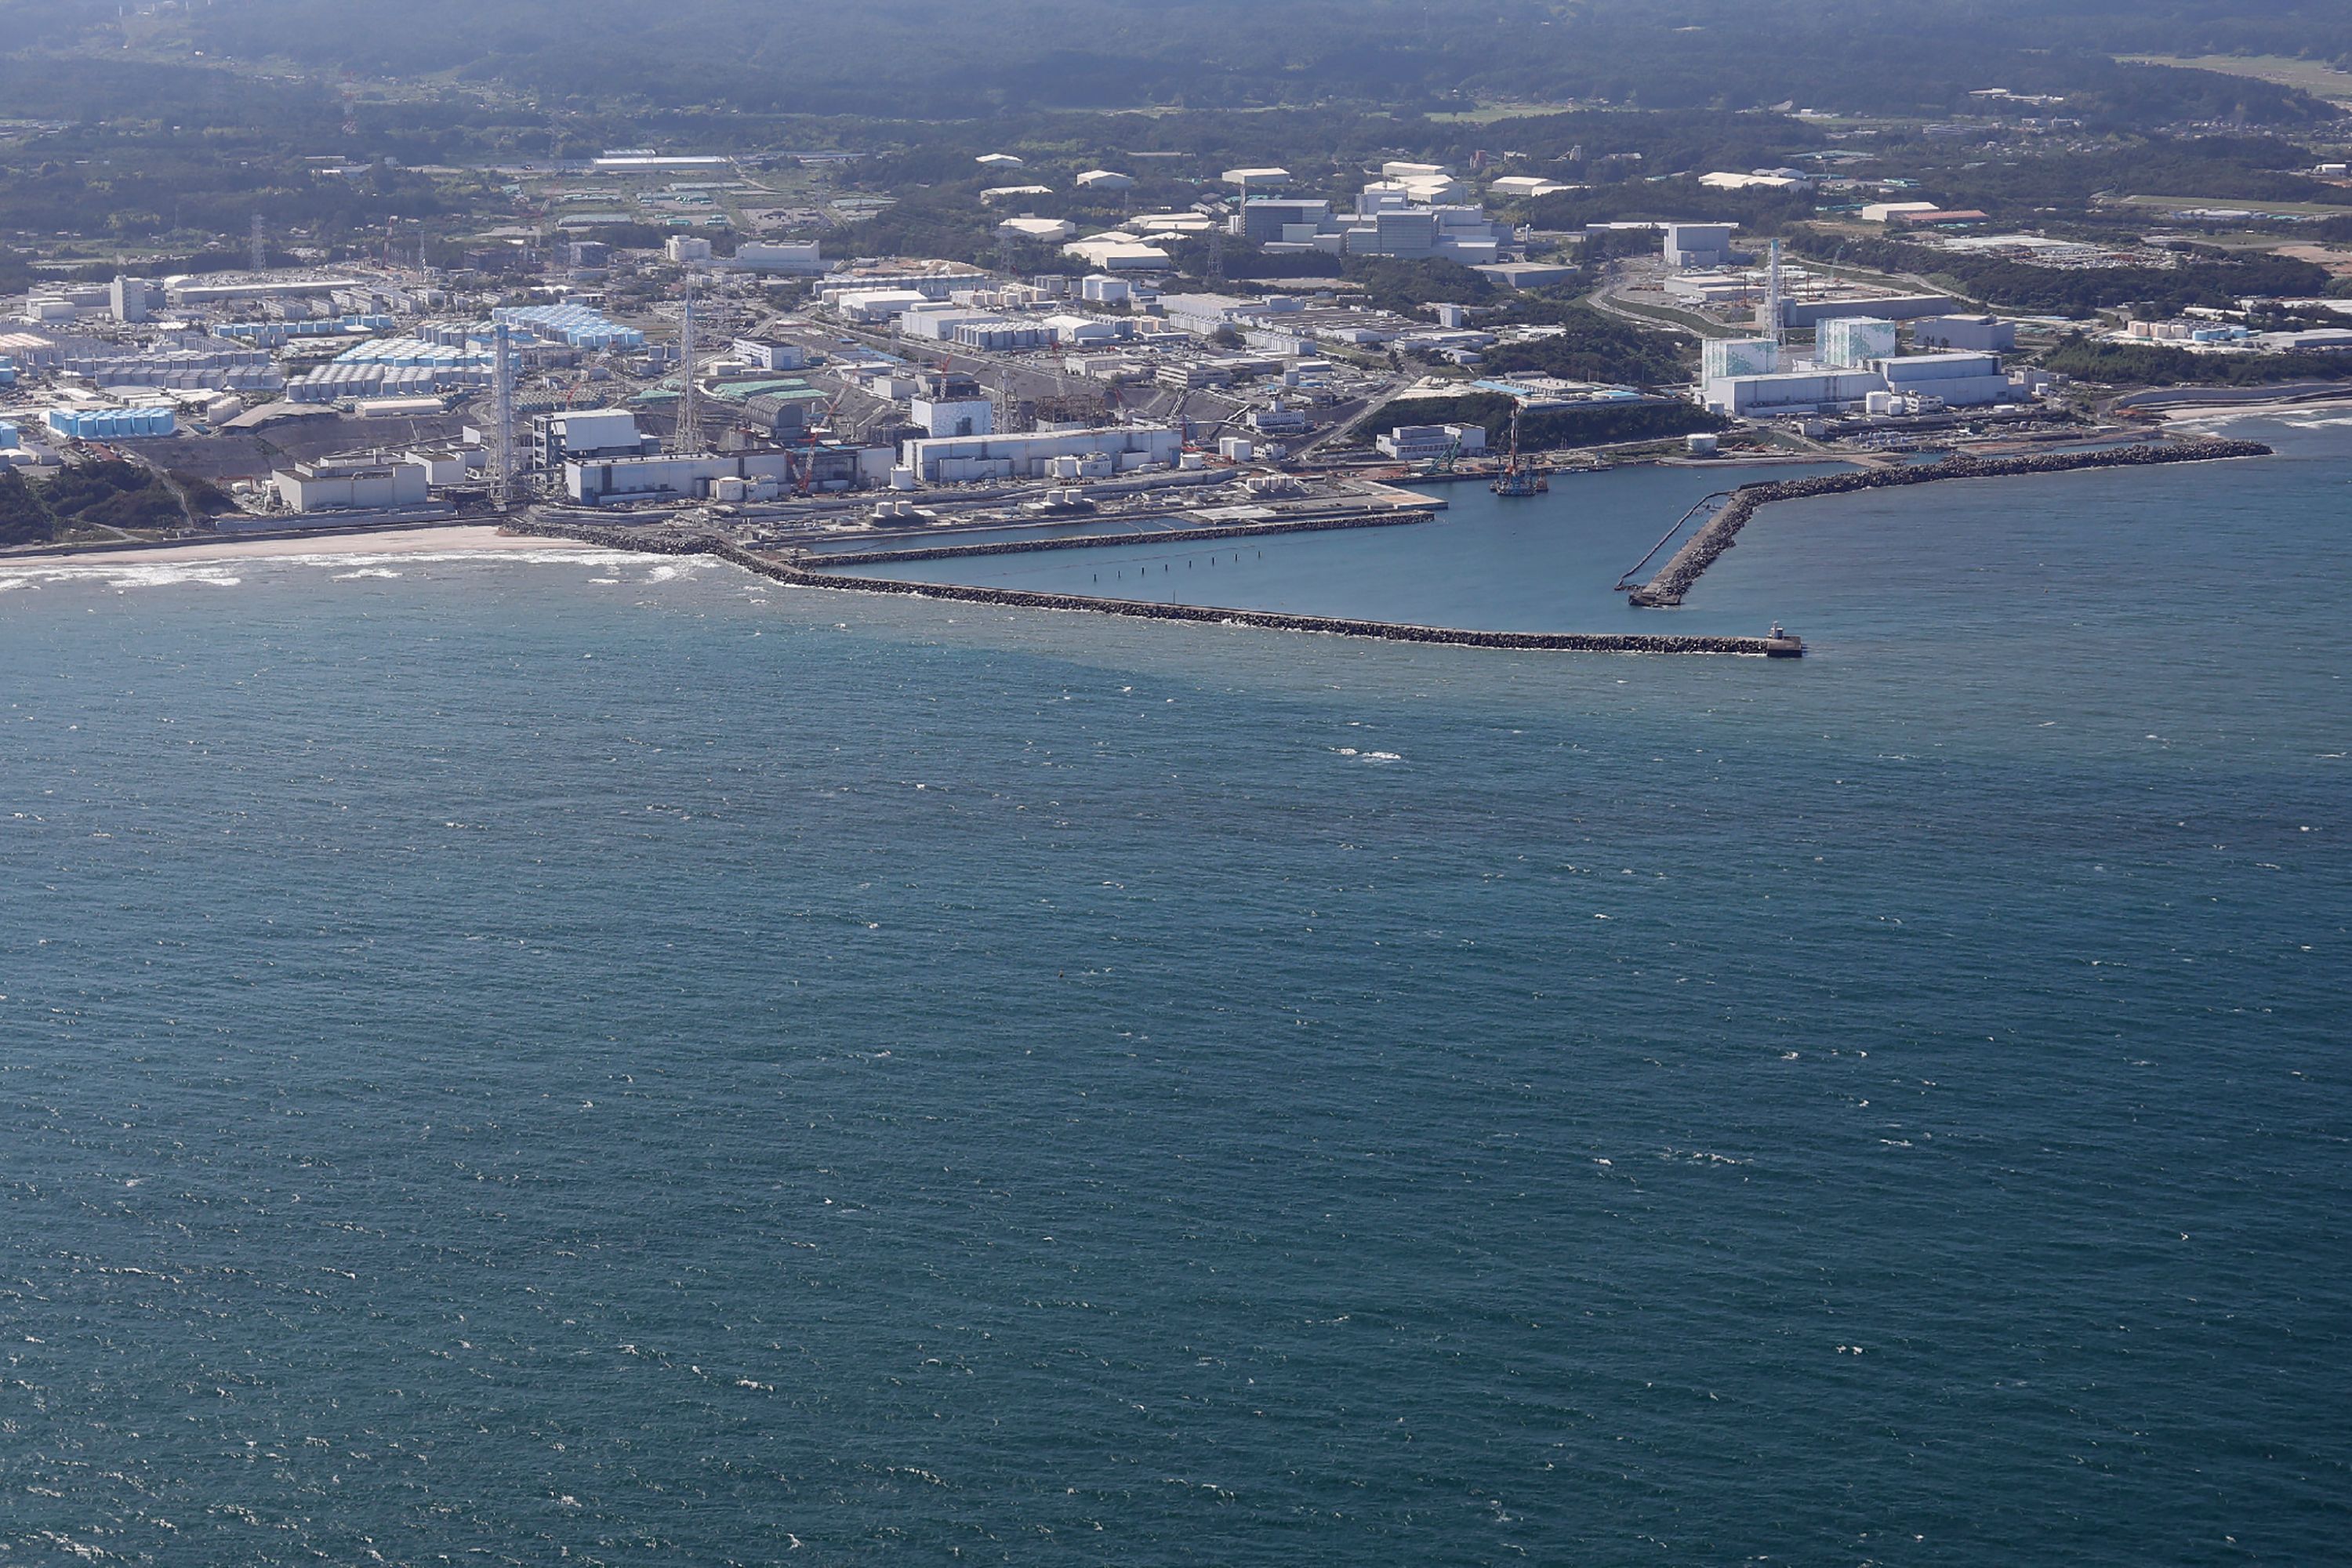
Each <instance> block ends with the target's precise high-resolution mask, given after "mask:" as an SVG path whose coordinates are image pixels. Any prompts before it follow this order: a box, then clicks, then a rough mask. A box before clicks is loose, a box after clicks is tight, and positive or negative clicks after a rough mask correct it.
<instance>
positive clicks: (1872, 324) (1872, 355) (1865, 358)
mask: <svg viewBox="0 0 2352 1568" xmlns="http://www.w3.org/2000/svg"><path fill="white" fill-rule="evenodd" d="M1894 355H1895V323H1894V322H1892V321H1882V320H1880V319H1879V318H1878V317H1875V316H1835V317H1832V318H1831V319H1830V320H1829V321H1823V322H1822V325H1821V331H1820V336H1819V342H1818V343H1817V344H1816V347H1815V351H1814V353H1813V358H1814V359H1815V360H1816V361H1817V362H1818V363H1822V364H1823V365H1827V366H1831V367H1833V368H1835V369H1839V370H1858V369H1860V368H1861V367H1862V366H1864V365H1866V364H1868V363H1870V362H1871V361H1873V360H1876V359H1892V358H1893V357H1894Z"/></svg>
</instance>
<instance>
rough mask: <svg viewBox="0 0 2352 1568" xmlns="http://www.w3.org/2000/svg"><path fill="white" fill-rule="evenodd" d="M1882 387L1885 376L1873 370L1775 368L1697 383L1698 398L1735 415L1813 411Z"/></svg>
mask: <svg viewBox="0 0 2352 1568" xmlns="http://www.w3.org/2000/svg"><path fill="white" fill-rule="evenodd" d="M1885 390H1886V380H1885V377H1884V376H1882V375H1880V374H1878V373H1877V372H1876V371H1874V370H1793V371H1776V372H1771V373H1769V374H1761V375H1722V376H1713V377H1709V378H1707V379H1706V380H1704V381H1702V382H1701V383H1700V384H1699V397H1698V401H1699V402H1700V403H1702V404H1704V405H1706V406H1707V407H1709V408H1712V409H1714V410H1715V411H1716V412H1717V413H1719V414H1730V415H1735V416H1759V415H1772V414H1816V413H1819V412H1820V411H1821V410H1822V409H1824V408H1839V407H1843V406H1844V405H1847V404H1859V403H1861V402H1862V401H1863V400H1864V398H1866V397H1868V396H1869V395H1871V394H1872V393H1874V392H1884V391H1885Z"/></svg>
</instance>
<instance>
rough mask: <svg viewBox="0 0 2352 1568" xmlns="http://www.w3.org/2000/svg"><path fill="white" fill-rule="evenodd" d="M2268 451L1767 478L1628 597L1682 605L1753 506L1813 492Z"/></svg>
mask: <svg viewBox="0 0 2352 1568" xmlns="http://www.w3.org/2000/svg"><path fill="white" fill-rule="evenodd" d="M2270 455H2271V448H2270V447H2266V446H2264V445H2263V443H2261V442H2260V441H2219V440H2203V441H2183V442H2180V443H2179V444H2177V445H2173V446H2167V447H2102V448H2100V449H2099V450H2097V451H2095V452H2044V453H2037V454H2035V455H2033V456H2031V457H2024V458H1991V459H1987V460H1979V459H1976V458H1968V457H1965V456H1962V455H1959V454H1957V453H1956V454H1954V455H1953V456H1952V457H1949V458H1945V459H1944V460H1943V461H1942V462H1940V463H1922V464H1913V465H1909V466H1906V467H1902V468H1872V469H1869V470H1866V471H1864V472H1862V473H1852V474H1821V475H1816V476H1815V477H1813V478H1811V479H1768V480H1766V481H1764V482H1763V483H1761V484H1753V485H1742V486H1740V488H1739V489H1737V490H1735V491H1733V492H1732V497H1731V503H1730V504H1729V505H1728V506H1727V507H1725V508H1724V509H1723V510H1721V511H1719V512H1717V513H1716V514H1715V516H1714V517H1713V518H1711V519H1710V520H1708V521H1707V523H1706V526H1705V527H1703V528H1701V529H1700V530H1699V531H1697V532H1696V533H1694V534H1692V535H1691V536H1690V538H1689V540H1688V541H1686V542H1685V543H1684V545H1683V547H1682V548H1681V549H1680V550H1677V551H1675V553H1674V555H1673V556H1672V558H1670V559H1669V560H1668V561H1667V562H1666V563H1665V564H1664V566H1662V567H1660V568H1659V569H1658V573H1657V575H1655V576H1654V577H1652V578H1651V579H1650V580H1649V581H1648V582H1647V583H1644V584H1642V585H1641V586H1640V587H1638V588H1636V589H1634V590H1633V593H1632V595H1630V597H1629V600H1628V602H1629V603H1631V604H1633V605H1636V606H1640V607H1663V606H1670V605H1679V604H1681V603H1682V602H1683V595H1685V594H1687V593H1689V592H1690V589H1691V585H1692V584H1695V583H1696V582H1697V581H1698V580H1699V577H1700V575H1701V574H1704V573H1705V572H1706V569H1707V568H1708V567H1709V566H1712V565H1714V564H1715V563H1716V560H1717V557H1718V556H1720V555H1722V553H1723V552H1725V551H1727V550H1728V549H1730V548H1731V546H1732V544H1733V542H1734V541H1736V540H1737V539H1738V535H1739V531H1740V530H1741V529H1743V528H1745V527H1747V526H1748V519H1750V518H1752V517H1754V516H1755V515H1756V511H1757V509H1758V508H1759V507H1764V506H1769V505H1770V504H1771V503H1772V502H1774V501H1782V500H1804V499H1806V498H1808V497H1811V496H1833V495H1844V494H1846V493H1848V492H1849V491H1853V490H1877V489H1893V488H1895V487H1896V486H1900V485H1925V484H1933V483H1935V482H1937V480H1940V479H2000V478H2006V477H2010V476H2014V475H2021V474H2063V473H2071V472H2073V471H2074V470H2075V469H2077V468H2145V467H2151V466H2154V465H2157V464H2162V463H2200V462H2211V461H2213V460H2215V459H2217V458H2267V457H2269V456H2270Z"/></svg>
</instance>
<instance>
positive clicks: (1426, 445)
mask: <svg viewBox="0 0 2352 1568" xmlns="http://www.w3.org/2000/svg"><path fill="white" fill-rule="evenodd" d="M1372 447H1373V448H1374V449H1375V450H1376V451H1378V452H1379V453H1380V454H1381V456H1382V457H1385V458H1395V459H1396V460H1397V461H1398V462H1400V463H1426V462H1433V461H1435V460H1437V459H1439V458H1448V457H1456V456H1459V457H1465V458H1466V457H1476V456H1477V455H1478V454H1480V453H1482V452H1484V451H1485V450H1486V426H1483V425H1400V426H1396V427H1395V428H1394V429H1392V430H1391V431H1390V432H1389V433H1388V434H1387V435H1385V436H1380V437H1374V438H1373V441H1372Z"/></svg>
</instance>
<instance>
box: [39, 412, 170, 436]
mask: <svg viewBox="0 0 2352 1568" xmlns="http://www.w3.org/2000/svg"><path fill="white" fill-rule="evenodd" d="M45 417H46V418H47V422H48V426H49V433H50V434H51V435H53V436H56V437H58V438H59V439H61V440H67V441H110V440H118V439H123V438H127V437H136V436H169V435H172V434H173V433H174V432H176V431H177V430H178V429H179V421H178V420H177V419H176V418H174V417H173V414H172V411H171V410H170V409H168V408H52V409H50V410H49V411H48V413H47V416H45Z"/></svg>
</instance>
